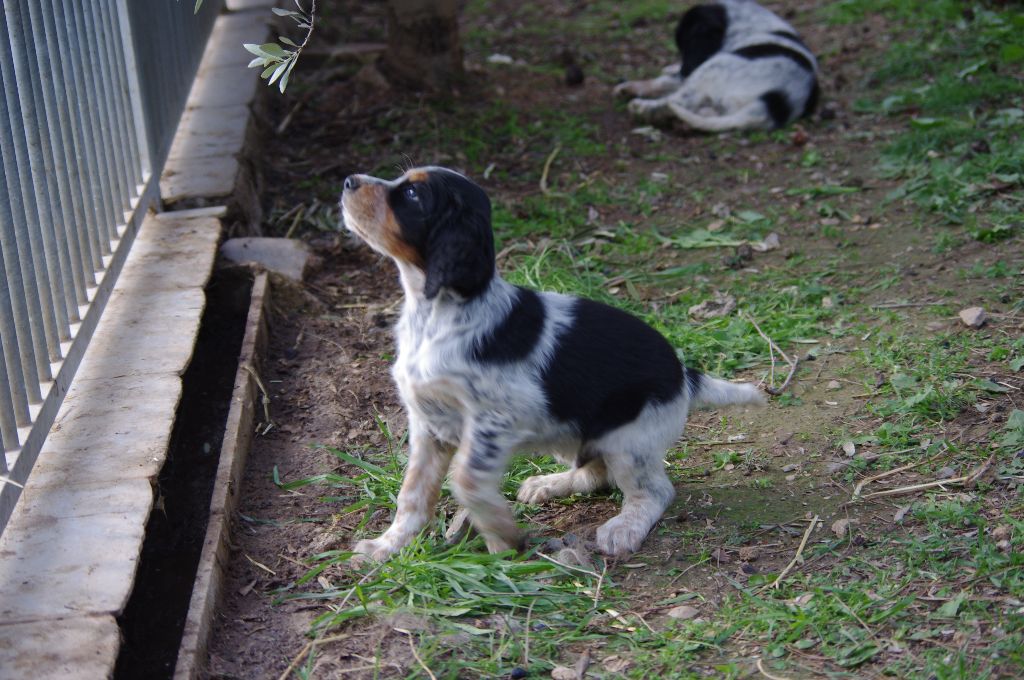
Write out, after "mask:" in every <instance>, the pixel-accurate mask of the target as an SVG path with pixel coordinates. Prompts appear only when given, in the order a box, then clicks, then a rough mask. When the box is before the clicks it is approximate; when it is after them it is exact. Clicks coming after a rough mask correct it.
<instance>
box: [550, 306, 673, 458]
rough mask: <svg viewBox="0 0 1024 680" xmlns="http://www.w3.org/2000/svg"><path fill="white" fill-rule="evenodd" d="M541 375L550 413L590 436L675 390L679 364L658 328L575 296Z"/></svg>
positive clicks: (670, 396) (625, 420) (669, 396)
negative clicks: (567, 320) (568, 320)
mask: <svg viewBox="0 0 1024 680" xmlns="http://www.w3.org/2000/svg"><path fill="white" fill-rule="evenodd" d="M572 315H573V323H572V326H571V327H570V328H569V329H568V330H567V331H566V332H565V334H564V335H562V336H561V337H560V338H558V341H557V344H556V345H555V353H554V356H553V357H551V361H550V363H549V364H548V366H547V368H546V369H545V371H544V374H543V376H542V380H543V385H544V393H545V394H546V396H547V401H548V407H549V408H550V409H551V413H552V414H553V415H554V416H555V417H556V418H558V419H559V420H561V421H562V422H567V423H571V424H572V425H573V426H574V427H575V428H576V429H577V430H578V431H579V433H580V436H581V437H582V439H583V441H584V442H586V441H589V440H593V439H596V438H597V437H600V436H601V435H603V434H605V433H607V432H610V431H612V430H614V429H615V428H617V427H620V426H622V425H625V424H626V423H629V422H631V421H632V420H633V419H635V418H636V417H637V416H638V415H639V414H640V411H641V410H643V408H644V407H645V406H646V405H647V404H650V403H654V404H658V403H664V402H666V401H669V400H671V399H673V398H675V397H676V396H678V394H679V390H680V388H681V387H682V383H683V365H682V364H681V363H680V362H679V359H678V358H677V357H676V353H675V350H673V349H672V346H671V345H670V344H669V343H668V341H667V340H666V339H665V338H663V337H662V336H661V334H660V333H658V332H657V331H656V330H654V329H653V328H651V327H650V326H648V325H647V324H646V323H644V322H643V321H641V320H640V319H638V318H636V317H635V316H632V315H631V314H627V313H626V312H623V311H622V310H619V309H616V308H614V307H609V306H608V305H604V304H601V303H599V302H594V301H592V300H584V299H580V300H576V301H575V303H574V304H573V308H572Z"/></svg>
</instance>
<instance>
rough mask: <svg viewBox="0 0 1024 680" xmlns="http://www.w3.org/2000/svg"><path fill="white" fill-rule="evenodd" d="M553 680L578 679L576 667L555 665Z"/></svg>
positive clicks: (552, 673)
mask: <svg viewBox="0 0 1024 680" xmlns="http://www.w3.org/2000/svg"><path fill="white" fill-rule="evenodd" d="M551 678H552V680H576V669H575V668H569V667H568V666H555V667H554V668H553V669H552V670H551Z"/></svg>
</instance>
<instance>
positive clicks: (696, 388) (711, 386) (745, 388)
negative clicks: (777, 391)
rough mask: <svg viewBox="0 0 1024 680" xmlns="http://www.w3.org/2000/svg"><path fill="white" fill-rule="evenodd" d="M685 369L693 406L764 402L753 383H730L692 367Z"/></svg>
mask: <svg viewBox="0 0 1024 680" xmlns="http://www.w3.org/2000/svg"><path fill="white" fill-rule="evenodd" d="M685 371H686V389H687V390H688V393H689V396H690V404H691V405H692V406H693V407H695V408H700V407H701V406H725V405H727V404H763V403H764V402H765V397H764V394H763V393H762V392H761V390H759V389H757V386H756V385H754V384H753V383H732V382H729V381H728V380H722V379H720V378H712V377H711V376H710V375H705V374H703V373H701V372H700V371H695V370H694V369H692V368H686V369H685Z"/></svg>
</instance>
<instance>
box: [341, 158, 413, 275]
mask: <svg viewBox="0 0 1024 680" xmlns="http://www.w3.org/2000/svg"><path fill="white" fill-rule="evenodd" d="M401 181H402V178H399V179H398V180H395V182H401ZM395 182H386V181H384V180H380V179H377V178H376V177H370V176H368V175H352V176H350V177H348V178H346V179H345V191H344V193H343V194H342V196H341V209H342V216H343V218H344V220H345V225H346V226H347V227H348V228H349V229H351V230H352V231H353V232H355V233H356V234H357V235H358V236H359V237H360V238H362V239H363V240H364V241H366V243H367V244H368V245H369V246H370V247H371V248H373V249H374V250H376V251H378V252H380V253H383V254H384V255H387V256H388V257H392V258H394V259H396V260H401V261H403V262H408V263H409V264H412V265H415V266H417V267H420V268H421V269H422V268H423V256H422V254H421V253H419V252H417V250H416V248H415V247H413V245H412V244H410V243H408V242H407V241H406V239H404V238H403V236H402V227H401V225H399V223H398V220H397V219H396V218H395V213H394V210H392V208H391V205H390V203H389V201H388V192H389V191H390V190H392V189H393V187H392V186H391V185H392V184H394V183H395Z"/></svg>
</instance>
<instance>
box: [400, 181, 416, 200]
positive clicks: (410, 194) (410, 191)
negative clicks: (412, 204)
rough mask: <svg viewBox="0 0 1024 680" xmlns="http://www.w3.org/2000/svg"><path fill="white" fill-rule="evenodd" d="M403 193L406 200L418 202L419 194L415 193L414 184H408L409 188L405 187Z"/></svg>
mask: <svg viewBox="0 0 1024 680" xmlns="http://www.w3.org/2000/svg"><path fill="white" fill-rule="evenodd" d="M404 193H405V197H406V198H408V199H409V200H410V201H418V200H420V195H419V192H417V191H416V186H415V185H414V184H410V185H409V186H407V187H406V188H405V192H404Z"/></svg>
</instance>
